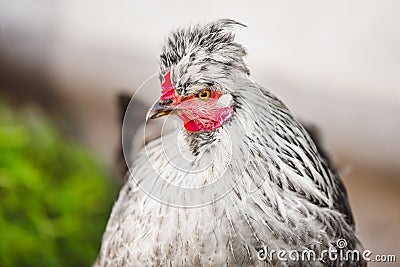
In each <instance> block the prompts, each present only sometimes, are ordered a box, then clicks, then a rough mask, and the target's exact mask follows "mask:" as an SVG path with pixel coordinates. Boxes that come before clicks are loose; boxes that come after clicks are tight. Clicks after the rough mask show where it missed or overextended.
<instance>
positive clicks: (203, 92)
mask: <svg viewBox="0 0 400 267" xmlns="http://www.w3.org/2000/svg"><path fill="white" fill-rule="evenodd" d="M210 96H211V91H210V89H203V90H201V91H200V93H198V94H197V97H198V98H200V99H207V98H209V97H210Z"/></svg>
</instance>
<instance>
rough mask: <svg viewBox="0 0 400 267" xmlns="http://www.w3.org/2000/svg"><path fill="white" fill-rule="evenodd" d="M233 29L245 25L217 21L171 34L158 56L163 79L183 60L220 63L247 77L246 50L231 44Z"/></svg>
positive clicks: (232, 41)
mask: <svg viewBox="0 0 400 267" xmlns="http://www.w3.org/2000/svg"><path fill="white" fill-rule="evenodd" d="M235 26H243V27H246V25H244V24H242V23H240V22H237V21H235V20H231V19H219V20H216V21H213V22H210V23H207V24H205V25H200V24H197V25H192V26H189V27H184V28H178V29H176V30H174V31H172V32H171V33H170V34H169V36H168V37H167V39H166V43H165V45H164V47H163V49H162V53H161V55H160V74H161V75H164V74H165V73H166V72H167V71H168V70H169V69H170V68H171V67H172V66H174V65H176V64H178V63H179V62H180V61H181V60H182V59H183V58H184V57H185V56H190V57H191V58H192V59H195V58H196V59H199V58H197V56H199V55H201V58H200V59H199V60H201V61H202V62H207V61H208V62H214V63H221V64H224V65H227V66H231V67H235V68H238V69H240V70H241V71H243V72H245V73H249V70H248V68H247V66H246V64H245V63H244V61H243V57H244V56H246V54H247V52H246V49H245V48H244V47H243V46H242V45H241V44H238V43H236V42H235V41H234V39H235V33H234V32H233V28H234V27H235Z"/></svg>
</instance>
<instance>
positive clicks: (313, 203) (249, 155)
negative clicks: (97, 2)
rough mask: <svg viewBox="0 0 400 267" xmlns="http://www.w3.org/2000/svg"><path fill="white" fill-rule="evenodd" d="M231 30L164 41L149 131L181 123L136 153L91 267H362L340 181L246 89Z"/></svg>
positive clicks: (210, 27) (192, 32)
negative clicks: (154, 124)
mask: <svg viewBox="0 0 400 267" xmlns="http://www.w3.org/2000/svg"><path fill="white" fill-rule="evenodd" d="M235 26H244V25H243V24H241V23H239V22H236V21H233V20H229V19H220V20H217V21H214V22H211V23H208V24H205V25H196V26H190V27H186V28H178V29H176V30H175V31H173V32H172V33H171V34H170V35H169V37H168V38H167V41H166V44H165V46H164V47H163V50H162V53H161V56H160V81H161V96H160V98H159V100H158V101H157V102H156V103H155V104H154V105H153V106H152V108H151V109H150V110H149V112H148V114H147V120H152V119H156V118H158V117H161V116H167V115H168V116H167V121H166V123H170V122H169V121H168V120H169V119H170V118H172V119H174V118H175V119H174V121H175V123H176V121H178V122H179V123H177V127H176V130H175V131H172V132H170V133H168V134H163V135H162V136H161V137H160V138H157V139H155V140H153V141H151V142H149V143H148V144H147V145H146V146H145V147H144V148H143V149H142V150H141V151H140V152H139V153H138V155H137V158H136V159H135V162H134V164H133V166H131V167H130V170H129V176H128V179H127V181H126V183H125V185H124V186H123V188H122V189H121V192H120V195H119V198H118V201H117V202H116V203H115V205H114V208H113V210H112V213H111V216H110V219H109V222H108V225H107V228H106V231H105V233H104V236H103V241H102V246H101V250H100V253H99V256H98V258H97V261H96V263H95V266H365V262H364V261H363V259H362V258H361V252H362V250H363V248H362V245H361V243H360V242H359V240H358V239H357V237H356V235H355V225H354V220H353V216H352V212H351V209H350V205H349V201H348V197H347V193H346V190H345V187H344V185H343V183H342V181H341V179H340V177H339V175H338V173H337V172H336V171H335V169H334V168H333V166H332V165H331V164H328V162H327V161H326V160H325V159H324V157H322V156H321V154H320V153H319V152H318V149H317V147H316V145H315V144H314V142H313V141H312V139H311V138H310V136H309V134H308V133H307V131H306V130H305V128H304V127H303V126H302V125H301V124H300V123H299V121H298V120H296V118H295V117H294V116H293V115H292V113H291V112H290V111H289V110H288V108H287V107H286V106H285V105H284V104H283V103H282V102H281V101H280V100H279V99H278V98H277V97H276V96H274V95H273V94H272V93H271V92H270V91H269V90H267V89H265V88H263V87H262V86H260V85H258V84H257V83H255V82H253V81H252V80H251V79H250V72H249V69H248V67H247V65H246V64H245V62H244V57H245V56H246V50H245V48H244V47H243V46H242V45H240V44H238V43H237V42H235V40H234V38H235V35H234V32H233V27H235ZM327 250H330V251H331V250H337V251H342V252H343V251H344V252H345V251H351V252H352V251H355V252H357V253H360V254H359V255H360V259H356V258H349V257H348V258H347V259H344V258H343V257H338V256H337V257H331V256H329V255H328V254H326V253H324V252H326V251H327ZM279 251H283V252H281V254H278V252H279ZM305 251H306V252H309V253H311V254H313V255H314V256H315V257H311V258H310V257H308V258H307V257H304V255H303V257H300V256H301V255H302V252H305ZM296 253H297V257H289V256H288V255H289V254H290V255H292V256H293V254H296ZM303 254H304V253H303ZM282 255H286V257H282Z"/></svg>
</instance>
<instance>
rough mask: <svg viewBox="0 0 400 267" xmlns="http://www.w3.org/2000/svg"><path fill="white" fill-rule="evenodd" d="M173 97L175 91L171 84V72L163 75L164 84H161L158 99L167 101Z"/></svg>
mask: <svg viewBox="0 0 400 267" xmlns="http://www.w3.org/2000/svg"><path fill="white" fill-rule="evenodd" d="M174 95H175V89H174V87H173V86H172V83H171V71H168V72H167V73H166V74H165V75H164V82H163V83H162V84H161V97H160V99H168V98H171V97H173V96H174Z"/></svg>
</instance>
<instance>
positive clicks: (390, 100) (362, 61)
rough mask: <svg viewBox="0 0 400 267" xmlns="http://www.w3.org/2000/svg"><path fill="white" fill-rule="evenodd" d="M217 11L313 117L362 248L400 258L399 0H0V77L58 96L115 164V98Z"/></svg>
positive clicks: (263, 76)
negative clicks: (173, 36)
mask: <svg viewBox="0 0 400 267" xmlns="http://www.w3.org/2000/svg"><path fill="white" fill-rule="evenodd" d="M222 17H225V18H232V19H236V20H238V21H241V22H243V23H245V24H246V25H247V26H248V27H247V28H242V29H238V30H237V39H238V40H239V41H240V42H241V43H242V44H244V45H245V46H246V47H247V49H248V51H249V56H248V60H247V62H248V64H249V66H250V69H251V71H252V79H253V80H255V81H257V82H258V83H260V84H262V85H264V86H266V87H268V88H269V89H270V90H271V91H273V92H274V93H275V94H277V95H278V96H279V97H280V98H281V99H283V101H284V102H285V103H286V104H287V105H288V106H289V107H290V108H291V110H292V111H293V112H294V113H295V114H296V115H297V116H298V117H299V118H301V119H302V120H303V121H306V122H310V123H314V124H316V125H317V126H318V127H319V128H320V129H321V132H322V135H323V138H324V140H325V143H326V144H327V146H328V148H329V150H330V152H332V153H333V155H334V157H335V159H336V160H337V161H338V162H339V163H340V167H341V169H342V170H343V169H346V170H347V175H344V176H345V177H344V179H345V182H346V184H347V185H348V187H349V191H350V197H351V199H352V202H353V207H354V210H355V213H356V216H357V219H358V220H357V221H358V222H359V225H360V227H359V231H360V235H361V239H363V240H364V242H365V243H366V245H365V246H366V247H368V248H372V249H375V250H376V253H379V252H382V253H383V252H386V253H390V252H391V253H398V251H399V248H400V241H399V240H398V238H399V237H400V231H399V229H397V224H398V223H399V222H400V212H399V209H398V207H397V204H398V202H399V199H400V198H399V197H398V193H400V175H399V174H400V141H399V133H400V1H397V0H382V1H366V0H363V1H362V0H357V1H344V0H340V1H326V0H325V1H324V0H314V1H310V0H303V1H295V0H293V1H252V2H249V1H232V0H230V1H228V0H222V1H210V0H205V1H177V0H169V1H146V2H145V1H132V0H131V1H128V0H125V1H122V0H118V1H98V0H96V1H95V0H86V1H78V0H58V1H54V0H40V1H35V0H19V1H12V0H1V1H0V53H1V57H0V59H1V60H3V62H2V72H3V74H2V80H3V81H6V82H5V84H6V85H7V86H8V88H10V86H9V85H10V84H13V82H16V83H18V84H20V86H18V87H16V88H15V89H9V90H15V92H17V91H18V96H19V97H24V96H25V97H28V98H30V95H32V94H41V96H42V98H45V99H48V101H49V102H52V101H53V99H57V103H60V106H56V107H55V108H56V109H57V108H60V109H63V110H65V111H66V113H67V114H68V116H69V117H70V118H72V120H73V121H74V122H75V125H76V127H77V130H76V132H78V134H79V135H80V137H81V138H82V139H83V140H84V141H85V142H87V143H88V144H89V145H90V146H91V147H92V148H93V149H94V150H95V151H96V152H97V153H98V154H99V155H101V157H102V158H103V160H104V162H105V164H107V165H110V166H111V165H112V164H113V163H114V162H113V161H114V157H115V149H116V147H118V143H119V140H120V137H119V136H120V130H119V126H120V125H119V121H118V115H117V111H118V108H117V94H118V93H121V92H125V93H128V94H133V92H134V91H135V90H136V89H137V88H138V86H139V85H140V84H141V83H142V82H143V81H145V80H146V79H147V78H148V77H149V76H151V75H152V74H154V73H155V72H157V70H158V66H157V60H158V54H159V51H160V48H161V44H162V42H163V40H164V38H165V36H166V35H167V34H168V32H169V31H170V30H171V29H173V28H175V27H177V26H182V25H188V24H190V23H197V22H208V21H210V20H213V19H217V18H222ZM12 69H15V70H12ZM19 72H23V73H34V74H33V75H32V76H34V77H41V78H40V79H39V81H38V79H37V78H30V79H27V80H26V82H21V81H15V79H17V80H19V79H22V80H23V79H24V78H20V76H19V74H18V73H19ZM32 81H34V82H35V83H38V84H39V85H38V86H35V87H34V86H32V87H31V86H30V84H31V82H32ZM32 83H33V82H32ZM43 84H45V86H42V85H43ZM44 87H46V88H49V89H48V91H41V90H42V89H43V88H44ZM159 90H160V89H159V88H154V90H153V91H151V92H149V97H148V99H144V101H145V102H147V103H149V104H150V102H151V101H152V100H155V99H156V98H157V96H158V93H159ZM33 91H34V93H32V92H33ZM9 93H10V92H9ZM54 101H55V100H54ZM349 170H350V171H349ZM398 257H400V255H399V256H398ZM399 260H400V259H399ZM371 265H372V264H371ZM373 266H378V265H373ZM382 266H388V265H382ZM393 266H394V265H393Z"/></svg>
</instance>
